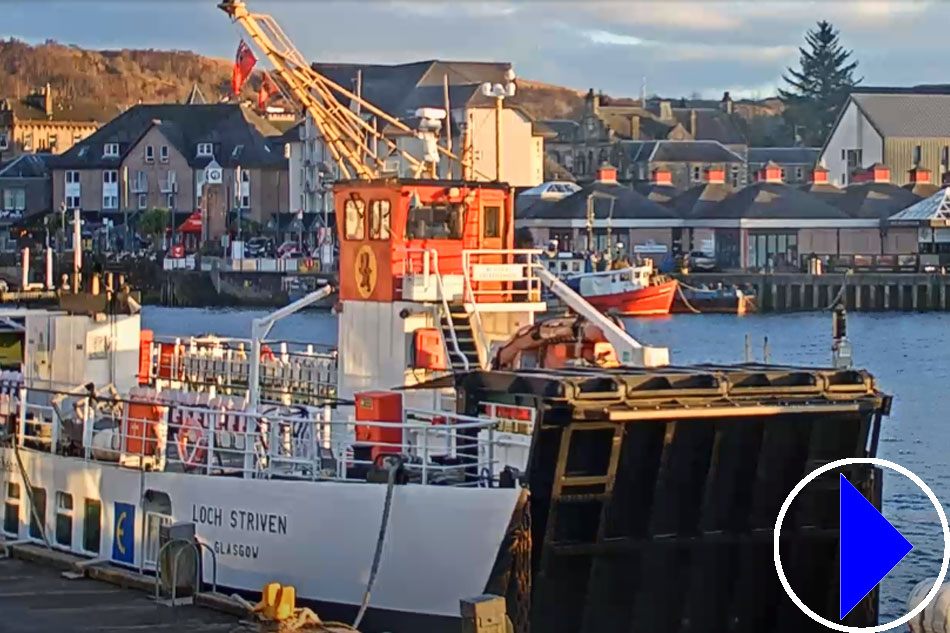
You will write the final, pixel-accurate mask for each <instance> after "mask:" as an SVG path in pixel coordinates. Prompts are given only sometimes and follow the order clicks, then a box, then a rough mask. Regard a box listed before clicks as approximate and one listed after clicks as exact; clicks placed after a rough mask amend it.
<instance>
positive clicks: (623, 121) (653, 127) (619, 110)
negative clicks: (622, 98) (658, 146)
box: [597, 106, 673, 140]
mask: <svg viewBox="0 0 950 633" xmlns="http://www.w3.org/2000/svg"><path fill="white" fill-rule="evenodd" d="M597 116H599V117H600V119H601V120H602V121H603V122H604V123H605V124H606V125H607V127H608V128H610V129H611V130H613V133H614V134H615V135H617V136H618V137H620V138H622V139H630V140H636V139H633V117H634V116H639V117H640V139H650V140H659V139H665V138H666V137H667V136H669V134H670V131H671V130H672V129H673V126H672V125H670V124H668V123H664V122H661V121H659V120H657V119H656V118H654V116H653V114H652V113H650V112H649V111H647V110H645V109H643V108H639V107H611V106H608V107H603V108H600V110H599V111H598V113H597Z"/></svg>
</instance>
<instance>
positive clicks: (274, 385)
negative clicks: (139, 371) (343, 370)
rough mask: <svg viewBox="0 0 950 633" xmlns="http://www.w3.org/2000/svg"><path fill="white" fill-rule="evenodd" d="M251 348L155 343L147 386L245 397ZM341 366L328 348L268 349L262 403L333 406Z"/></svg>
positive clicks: (211, 340) (225, 343)
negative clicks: (324, 404) (186, 387)
mask: <svg viewBox="0 0 950 633" xmlns="http://www.w3.org/2000/svg"><path fill="white" fill-rule="evenodd" d="M250 349H251V344H250V341H249V340H247V339H221V338H217V337H204V338H202V337H191V338H187V339H181V338H176V339H159V340H156V341H153V342H152V345H151V350H150V353H149V362H148V371H149V374H148V377H147V378H146V379H145V380H144V381H142V382H144V383H145V384H148V385H152V386H171V387H179V386H182V385H187V386H188V387H189V388H190V389H193V390H196V391H214V392H216V393H225V394H244V393H245V392H246V391H247V389H248V386H249V383H250V378H249V376H250V370H251V361H250V358H249V354H250ZM337 364H338V357H337V352H336V350H332V348H330V347H329V346H326V347H320V346H317V347H315V346H314V345H313V344H303V343H294V342H290V341H283V342H274V343H273V347H272V346H270V345H265V346H264V347H263V348H262V351H261V375H260V384H261V395H262V399H263V400H265V401H268V400H269V401H274V402H282V403H286V404H291V403H294V404H318V403H322V402H325V401H332V400H334V399H335V398H336V387H337ZM140 378H141V377H140Z"/></svg>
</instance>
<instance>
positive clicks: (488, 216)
mask: <svg viewBox="0 0 950 633" xmlns="http://www.w3.org/2000/svg"><path fill="white" fill-rule="evenodd" d="M482 212H483V213H484V226H483V227H482V237H501V207H485V208H484V210H483V211H482Z"/></svg>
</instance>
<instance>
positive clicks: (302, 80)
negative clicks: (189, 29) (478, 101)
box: [218, 0, 471, 180]
mask: <svg viewBox="0 0 950 633" xmlns="http://www.w3.org/2000/svg"><path fill="white" fill-rule="evenodd" d="M218 8H219V9H221V10H222V11H224V12H225V13H227V14H228V15H229V16H230V17H231V20H232V21H234V22H236V23H238V24H239V25H240V26H241V27H242V28H243V29H244V31H245V32H246V33H247V34H248V36H249V37H250V38H251V40H252V41H253V42H254V44H255V46H256V47H257V49H258V50H259V51H260V52H262V53H263V54H264V56H265V57H267V59H268V61H270V63H271V65H272V66H273V68H274V71H275V73H276V79H277V81H278V83H280V84H282V86H281V87H282V88H283V91H284V94H285V95H286V96H288V97H290V98H292V99H294V100H295V101H296V102H297V104H298V105H299V106H300V107H301V108H302V109H303V110H304V111H305V112H306V113H309V115H310V117H311V118H312V119H313V123H314V125H316V128H317V131H318V132H319V133H320V136H321V137H322V139H323V141H324V143H325V144H326V146H327V148H328V149H329V151H330V154H331V156H332V157H333V159H334V161H335V162H336V164H337V166H338V167H339V169H340V176H341V177H342V178H343V179H351V178H360V179H364V180H372V179H375V178H379V177H380V171H381V169H382V166H383V162H384V158H380V156H379V152H378V149H379V147H380V146H383V147H385V148H388V151H389V155H394V154H395V155H398V156H401V157H402V158H404V159H405V160H406V161H407V162H408V163H409V165H410V166H411V167H412V169H413V171H414V173H415V175H416V177H418V176H419V175H421V174H422V173H423V172H425V171H427V168H428V171H429V173H430V175H431V176H433V177H435V176H436V165H437V160H436V161H433V160H432V157H427V158H428V159H429V160H420V159H418V158H416V157H415V156H413V155H412V154H410V153H409V152H407V151H406V150H404V149H402V148H400V147H399V146H398V145H397V143H396V142H395V141H394V140H393V139H391V138H389V137H388V136H387V135H385V134H383V132H382V131H381V130H379V129H377V126H374V125H370V124H369V123H368V122H367V121H365V120H364V119H363V117H362V116H361V115H360V113H358V112H355V111H354V110H353V109H351V108H350V107H349V105H348V103H353V104H358V105H359V108H360V109H361V110H365V111H366V112H369V113H370V114H372V115H374V116H375V117H377V118H378V119H379V120H381V121H383V122H385V123H386V124H388V125H390V126H392V127H393V128H395V129H396V130H398V131H401V132H403V133H407V134H411V135H414V136H420V132H419V131H417V130H413V129H411V128H410V127H409V126H408V125H406V124H405V123H403V122H402V121H400V120H399V119H397V118H395V117H393V116H390V115H389V114H388V113H386V112H384V111H383V110H381V109H379V108H378V107H376V106H374V105H373V104H372V103H370V102H369V101H367V100H366V99H363V98H362V97H361V96H359V95H357V94H355V93H353V92H352V91H350V90H347V89H346V88H344V87H343V86H341V85H339V84H337V83H336V82H334V81H332V80H331V79H330V78H329V77H326V76H325V75H323V74H321V73H319V72H317V71H315V70H314V69H313V68H311V66H310V64H308V63H307V61H306V59H304V57H303V55H301V53H300V51H298V50H297V48H296V47H295V46H294V44H293V42H292V41H291V40H290V38H289V37H288V36H287V34H286V33H284V31H283V29H281V27H280V25H279V24H277V21H276V20H274V18H273V17H271V16H269V15H266V14H259V13H251V12H250V11H249V10H248V8H247V5H246V4H245V3H244V2H243V0H224V1H223V2H221V3H220V4H218ZM341 99H345V100H347V101H348V103H344V102H343V101H341ZM446 116H449V113H446ZM434 149H435V150H436V151H435V152H434V154H435V156H436V157H437V156H439V155H442V156H447V157H448V158H449V159H450V160H453V161H456V162H458V163H460V164H462V165H463V173H464V171H465V170H466V169H468V170H469V171H471V165H469V164H467V162H466V163H463V161H462V160H461V159H460V158H459V157H458V156H456V155H455V154H453V153H452V152H451V151H449V150H447V149H446V148H444V147H442V146H441V145H438V144H437V143H435V148H434Z"/></svg>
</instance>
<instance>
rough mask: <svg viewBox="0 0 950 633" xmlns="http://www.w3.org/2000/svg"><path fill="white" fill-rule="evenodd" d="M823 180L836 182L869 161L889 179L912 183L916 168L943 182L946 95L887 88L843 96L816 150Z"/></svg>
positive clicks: (949, 116) (846, 180)
mask: <svg viewBox="0 0 950 633" xmlns="http://www.w3.org/2000/svg"><path fill="white" fill-rule="evenodd" d="M820 162H821V164H822V165H823V166H824V167H825V168H827V169H828V180H829V182H832V183H833V184H836V185H838V186H846V185H848V184H850V183H851V182H852V174H854V173H855V172H857V171H866V170H867V168H868V167H870V166H871V165H874V164H875V163H883V164H884V165H886V166H887V167H888V169H889V170H890V177H891V182H892V183H893V184H896V185H905V184H908V183H911V182H913V173H912V172H913V171H914V169H915V168H917V167H919V168H921V169H925V170H928V171H930V172H931V173H932V174H934V175H935V182H937V183H941V182H945V181H946V178H947V175H948V172H950V94H934V93H931V92H919V91H918V92H914V89H899V88H890V89H887V90H883V89H882V90H881V91H880V92H871V91H869V92H855V93H852V94H851V95H850V96H849V97H848V101H847V102H846V103H845V105H844V107H843V108H842V110H841V112H840V114H839V115H838V120H837V121H836V122H835V125H834V127H833V128H832V130H831V133H830V134H829V136H828V140H827V141H826V142H825V146H824V147H823V148H822V151H821V158H820Z"/></svg>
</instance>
